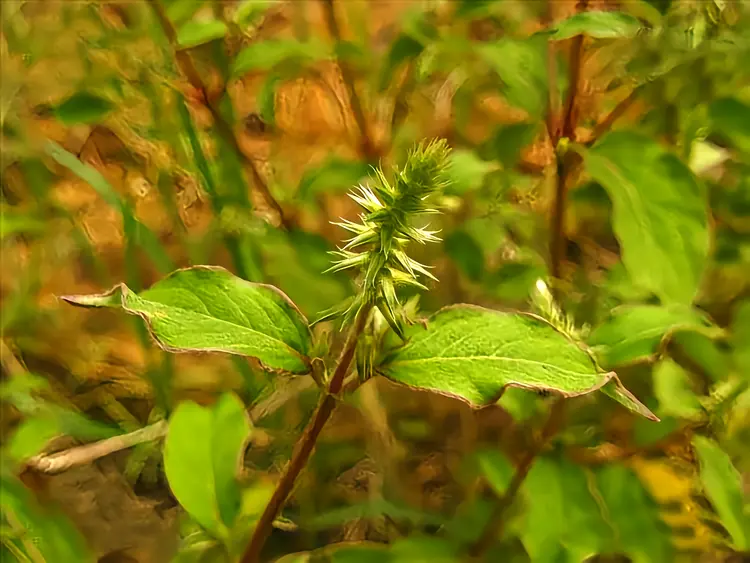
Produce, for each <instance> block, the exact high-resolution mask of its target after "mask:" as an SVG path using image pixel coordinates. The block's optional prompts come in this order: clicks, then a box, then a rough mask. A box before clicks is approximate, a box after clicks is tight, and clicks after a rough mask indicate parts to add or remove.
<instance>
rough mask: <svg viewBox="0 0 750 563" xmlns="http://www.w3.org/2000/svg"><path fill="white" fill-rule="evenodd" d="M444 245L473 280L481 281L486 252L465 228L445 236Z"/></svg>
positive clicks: (447, 252) (447, 251) (460, 267)
mask: <svg viewBox="0 0 750 563" xmlns="http://www.w3.org/2000/svg"><path fill="white" fill-rule="evenodd" d="M443 247H444V248H445V252H446V254H448V256H450V257H451V258H452V259H453V261H454V262H455V263H456V265H457V266H458V267H459V269H460V270H461V271H462V272H463V273H464V274H465V275H466V277H468V278H469V279H470V280H472V281H479V280H480V279H481V277H482V274H483V273H484V253H483V252H482V247H481V246H479V244H478V243H477V241H476V240H474V237H472V236H471V235H470V234H469V233H467V232H466V231H465V230H463V229H459V230H457V231H453V232H452V233H451V234H450V235H448V236H447V237H445V239H444V241H443Z"/></svg>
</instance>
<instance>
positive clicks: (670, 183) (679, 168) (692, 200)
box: [584, 131, 709, 304]
mask: <svg viewBox="0 0 750 563" xmlns="http://www.w3.org/2000/svg"><path fill="white" fill-rule="evenodd" d="M584 160H585V163H586V169H587V171H588V173H589V174H590V175H591V176H592V177H593V178H594V179H595V180H596V181H597V182H599V183H600V184H601V185H602V186H604V188H605V189H606V190H607V193H608V194H609V197H610V198H611V200H612V205H613V228H614V231H615V234H616V235H617V238H618V240H619V241H620V246H621V249H622V260H623V263H624V264H625V267H626V268H627V269H628V272H629V274H630V276H631V278H632V279H633V281H634V282H635V283H636V284H638V285H640V286H641V287H643V288H644V289H648V290H650V291H652V292H653V293H655V294H656V295H658V296H659V297H660V298H661V300H662V302H663V303H665V304H667V303H681V304H690V303H691V302H692V301H693V298H694V297H695V294H696V291H697V289H698V285H699V283H700V281H701V277H702V275H703V268H704V265H705V261H706V258H707V256H708V251H709V229H708V214H707V207H706V197H705V194H704V190H703V186H702V185H701V184H699V183H698V181H697V180H696V179H695V177H694V176H693V174H692V173H691V172H690V170H689V168H688V167H687V166H685V165H684V164H683V163H682V162H681V161H680V160H679V159H678V158H677V157H676V156H675V155H674V154H672V153H671V152H669V151H667V150H666V149H664V148H662V147H661V146H659V145H658V144H657V143H656V142H654V141H653V140H651V139H650V138H648V137H645V136H642V135H639V134H636V133H630V132H619V131H618V132H613V133H609V134H608V135H606V136H605V137H604V138H603V139H602V140H601V141H600V142H599V143H597V144H596V145H594V147H592V148H591V149H590V150H588V151H586V152H585V153H584Z"/></svg>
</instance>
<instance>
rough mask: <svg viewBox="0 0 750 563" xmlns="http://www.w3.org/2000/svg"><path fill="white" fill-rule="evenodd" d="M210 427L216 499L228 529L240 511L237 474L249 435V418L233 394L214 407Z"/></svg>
mask: <svg viewBox="0 0 750 563" xmlns="http://www.w3.org/2000/svg"><path fill="white" fill-rule="evenodd" d="M211 430H212V434H211V440H212V445H213V451H212V460H213V474H214V483H215V486H216V500H217V501H218V503H219V514H220V515H221V519H222V520H223V521H224V523H225V524H226V525H227V527H229V528H231V527H232V524H233V523H234V521H235V519H236V518H237V515H238V513H239V511H240V505H241V499H242V496H241V492H240V489H239V485H238V483H237V476H238V474H239V470H240V467H241V465H242V453H243V451H244V446H245V443H246V441H247V439H248V436H249V435H250V419H249V417H248V415H247V413H246V412H245V408H244V406H243V404H242V401H240V400H239V398H237V396H236V395H234V394H232V393H225V394H224V395H222V396H221V397H220V398H219V400H218V401H217V402H216V404H215V405H214V406H213V422H212V428H211Z"/></svg>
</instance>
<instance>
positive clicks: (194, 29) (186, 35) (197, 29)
mask: <svg viewBox="0 0 750 563" xmlns="http://www.w3.org/2000/svg"><path fill="white" fill-rule="evenodd" d="M226 34H227V24H225V23H224V22H223V21H220V20H210V21H197V20H195V21H189V22H187V23H186V24H185V25H183V26H182V27H181V28H180V29H179V31H178V32H177V43H178V44H179V45H180V47H183V48H189V47H197V46H198V45H203V44H204V43H208V42H210V41H213V40H215V39H220V38H222V37H224V36H225V35H226Z"/></svg>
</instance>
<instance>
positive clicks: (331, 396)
mask: <svg viewBox="0 0 750 563" xmlns="http://www.w3.org/2000/svg"><path fill="white" fill-rule="evenodd" d="M369 313H370V307H368V306H365V307H363V308H362V309H360V311H359V313H358V314H357V318H356V319H355V321H354V325H352V328H351V329H350V330H349V334H348V336H347V338H346V343H345V344H344V349H343V350H342V352H341V356H340V357H339V362H338V365H337V366H336V370H335V371H334V372H333V377H331V382H330V383H329V385H328V390H327V391H326V392H325V393H324V395H323V397H322V398H321V400H320V403H319V404H318V408H317V409H316V410H315V414H313V416H312V419H311V420H310V422H309V423H308V424H307V427H306V428H305V430H304V432H303V433H302V436H300V439H299V440H298V441H297V444H296V445H295V446H294V452H293V453H292V459H291V460H290V461H289V464H288V465H287V467H286V469H285V470H284V473H283V474H282V476H281V479H279V482H278V483H277V485H276V490H275V491H274V492H273V496H272V497H271V500H270V501H269V502H268V504H267V505H266V508H265V510H264V511H263V514H262V515H261V517H260V520H258V524H257V525H256V526H255V531H254V532H253V536H252V538H251V539H250V543H249V544H248V546H247V549H246V550H245V553H244V554H243V555H242V559H241V563H259V561H260V555H261V552H262V551H263V546H264V545H265V543H266V540H267V539H268V536H270V535H271V530H272V529H273V521H274V520H275V519H276V517H277V516H278V515H279V513H280V512H281V509H282V508H283V507H284V503H285V502H286V500H287V498H288V497H289V495H290V493H291V492H292V489H293V488H294V483H295V482H296V480H297V477H298V476H299V474H300V472H301V471H302V470H303V469H304V468H305V465H307V460H309V459H310V455H311V454H312V452H313V450H314V449H315V443H316V442H317V440H318V437H319V436H320V433H321V431H322V430H323V427H324V426H325V424H326V422H328V419H329V418H330V417H331V414H332V413H333V411H334V409H335V408H336V402H337V399H336V394H337V393H339V391H341V387H342V385H343V383H344V377H346V374H347V373H348V372H349V367H350V366H351V364H352V360H353V359H354V354H355V352H356V350H357V341H358V339H359V336H360V335H361V334H362V331H363V330H364V328H365V323H366V322H367V317H368V316H369Z"/></svg>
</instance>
